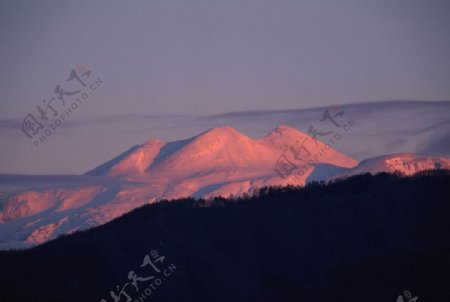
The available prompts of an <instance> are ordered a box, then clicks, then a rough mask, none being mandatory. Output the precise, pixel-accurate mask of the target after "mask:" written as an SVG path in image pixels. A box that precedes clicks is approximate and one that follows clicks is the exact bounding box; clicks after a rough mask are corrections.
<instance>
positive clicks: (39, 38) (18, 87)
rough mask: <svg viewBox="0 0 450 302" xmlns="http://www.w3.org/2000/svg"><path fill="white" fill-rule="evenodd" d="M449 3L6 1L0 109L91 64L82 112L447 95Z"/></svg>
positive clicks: (8, 114) (15, 112) (1, 18)
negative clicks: (90, 91) (91, 87)
mask: <svg viewBox="0 0 450 302" xmlns="http://www.w3.org/2000/svg"><path fill="white" fill-rule="evenodd" d="M449 15H450V2H449V1H447V0H442V1H440V0H429V1H423V0H420V1H417V0H405V1H393V0H374V1H361V0H355V1H337V0H328V1H325V0H314V1H299V0H295V1H284V0H277V1H261V0H259V1H243V0H239V1H223V0H222V1H211V0H205V1H192V0H191V1H137V0H133V1H109V0H108V1H67V0H64V1H37V0H29V1H1V4H0V39H1V46H0V47H1V48H0V49H1V51H0V54H1V55H0V70H1V71H0V97H1V102H0V118H3V119H7V118H18V117H22V118H23V117H24V116H25V115H26V114H27V113H29V112H31V111H33V110H35V108H36V105H37V104H38V103H39V102H40V101H41V100H42V99H45V98H49V97H50V96H51V95H52V92H53V89H54V87H55V85H56V84H58V83H63V82H64V81H65V80H66V79H67V77H68V73H69V71H70V69H71V68H73V67H74V66H76V65H77V64H84V65H85V66H86V67H88V68H90V69H91V70H92V71H93V72H95V73H96V75H98V76H101V78H102V79H103V80H104V85H103V87H102V89H101V91H99V92H97V93H96V95H95V101H92V102H91V104H90V105H89V106H84V108H82V109H81V110H80V112H79V113H78V114H81V115H83V114H88V113H90V114H120V113H144V114H192V115H197V114H198V115H204V114H218V113H223V112H228V111H239V110H253V109H255V108H257V109H264V110H273V109H289V108H307V107H312V106H318V105H329V104H335V103H349V102H363V101H374V100H397V99H401V100H404V99H407V100H446V99H450V85H449V80H450V18H449V17H448V16H449Z"/></svg>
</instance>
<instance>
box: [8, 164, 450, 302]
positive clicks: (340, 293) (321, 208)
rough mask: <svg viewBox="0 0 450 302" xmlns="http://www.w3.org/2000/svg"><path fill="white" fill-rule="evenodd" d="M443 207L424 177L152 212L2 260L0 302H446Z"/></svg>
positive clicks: (280, 191) (448, 232) (381, 178)
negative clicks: (416, 299)
mask: <svg viewBox="0 0 450 302" xmlns="http://www.w3.org/2000/svg"><path fill="white" fill-rule="evenodd" d="M449 196H450V174H449V173H448V172H445V171H435V172H426V173H421V174H419V175H416V176H414V177H408V178H406V177H400V176H398V175H389V174H379V175H376V176H371V175H360V176H355V177H351V178H348V179H346V180H340V181H336V182H334V183H330V184H327V185H325V184H318V183H313V184H311V185H309V186H307V187H306V188H292V187H291V188H265V189H262V190H260V192H259V193H258V194H255V196H252V197H247V198H244V199H233V200H227V199H222V198H216V199H215V200H211V201H204V200H193V199H184V200H178V201H171V202H160V203H158V204H154V205H149V206H145V207H142V208H139V209H137V210H135V211H133V212H131V213H129V214H127V215H125V216H123V217H121V218H119V219H116V220H114V221H112V222H110V223H108V224H106V225H103V226H100V227H97V228H95V229H92V230H89V231H85V232H81V233H77V234H74V235H70V236H66V237H61V238H59V239H57V240H54V241H51V242H49V243H47V244H44V245H42V246H38V247H36V248H33V249H30V250H23V251H9V252H1V253H0V301H2V302H3V301H33V302H34V301H101V300H102V299H104V301H377V302H380V301H392V302H395V301H408V299H413V298H414V297H418V298H419V301H421V300H423V301H450V286H449V282H450V219H449V217H448V216H449V213H450V201H449V200H450V198H449ZM404 291H409V292H405V293H403V292H404ZM399 295H403V296H402V298H399ZM400 299H401V300H400Z"/></svg>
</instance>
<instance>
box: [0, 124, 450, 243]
mask: <svg viewBox="0 0 450 302" xmlns="http://www.w3.org/2000/svg"><path fill="white" fill-rule="evenodd" d="M415 162H416V163H417V162H419V163H418V164H417V165H415V166H414V163H415ZM436 163H437V164H438V165H439V167H442V168H445V167H447V168H448V167H449V165H448V163H450V160H449V159H432V158H431V159H430V158H422V157H420V158H419V157H417V158H415V157H413V156H404V155H402V156H400V157H395V156H390V157H385V158H379V159H374V160H369V161H363V162H362V163H361V164H359V165H358V162H357V161H356V160H354V159H352V158H350V157H348V156H346V155H344V154H342V153H340V152H338V151H337V150H335V149H333V148H331V146H330V145H326V144H323V143H322V142H320V141H319V140H316V139H315V138H313V137H311V136H309V135H307V134H305V133H303V132H301V131H298V130H296V129H294V128H290V127H288V126H284V125H280V126H278V127H277V128H276V129H274V130H273V131H271V132H270V133H268V134H267V135H266V136H264V137H262V138H251V137H248V136H246V135H244V134H242V133H240V132H239V131H237V130H236V129H234V128H231V127H228V126H227V127H220V128H213V129H210V130H208V131H205V132H203V133H201V134H199V135H197V136H194V137H191V138H188V139H184V140H180V141H174V142H164V141H161V140H157V139H152V140H149V141H147V142H145V143H143V144H142V145H136V146H133V147H131V148H130V149H129V150H127V151H125V152H124V153H122V154H120V155H118V156H117V157H115V158H113V159H111V160H109V161H107V162H105V163H104V164H102V165H100V166H98V167H96V168H94V169H92V170H90V171H89V172H87V173H86V174H85V175H63V176H60V175H56V176H27V175H0V249H5V248H13V247H14V248H17V247H27V246H30V245H34V244H39V243H42V242H45V241H47V240H50V239H53V238H55V237H57V236H58V235H60V234H68V233H72V232H74V231H77V230H81V229H86V228H90V227H93V226H97V225H100V224H103V223H106V222H108V221H110V220H112V219H114V218H116V217H118V216H120V215H122V214H124V213H126V212H129V211H131V210H133V209H135V208H136V207H139V206H142V205H144V204H148V203H152V202H155V201H157V200H160V199H174V198H180V197H187V196H192V197H196V198H198V197H203V198H210V197H214V196H224V197H228V196H230V195H240V194H243V193H251V192H252V191H253V190H255V189H257V188H261V187H264V186H272V185H281V186H282V185H288V184H290V185H299V186H303V185H305V184H306V183H307V182H308V181H312V180H326V179H330V178H332V177H335V176H336V175H349V174H355V173H364V172H371V171H374V172H380V171H385V170H386V171H391V170H392V169H394V170H395V169H396V167H397V168H399V167H400V168H401V169H402V171H405V169H409V170H411V169H410V168H408V167H412V166H414V169H413V170H414V172H417V171H420V170H423V169H429V168H433V167H435V168H436V167H438V166H436ZM409 170H408V171H409ZM411 171H412V170H411Z"/></svg>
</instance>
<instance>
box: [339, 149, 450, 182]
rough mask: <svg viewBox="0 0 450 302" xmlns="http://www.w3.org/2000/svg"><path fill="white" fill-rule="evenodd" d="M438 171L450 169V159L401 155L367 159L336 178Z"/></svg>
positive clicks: (408, 154) (410, 154)
mask: <svg viewBox="0 0 450 302" xmlns="http://www.w3.org/2000/svg"><path fill="white" fill-rule="evenodd" d="M436 169H447V170H448V169H450V158H448V157H435V156H425V155H417V154H412V153H399V154H390V155H384V156H378V157H374V158H370V159H365V160H363V161H361V162H360V163H359V164H358V165H357V166H356V167H354V168H352V169H348V170H347V171H342V172H341V173H338V175H335V177H336V176H351V175H357V174H362V173H371V174H376V173H380V172H389V173H394V172H400V173H402V174H404V175H413V174H415V173H417V172H420V171H424V170H436Z"/></svg>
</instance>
